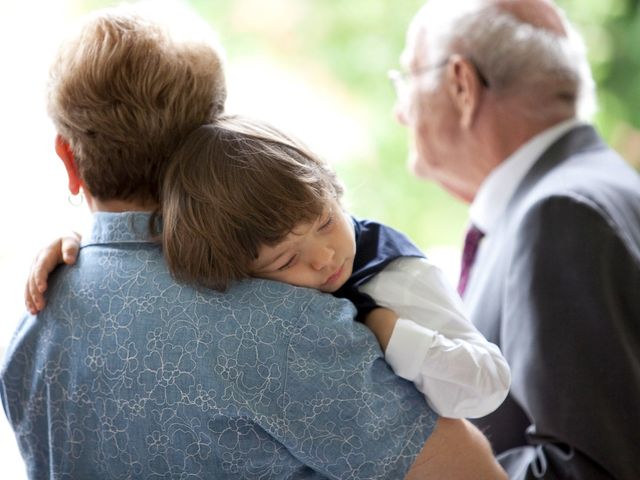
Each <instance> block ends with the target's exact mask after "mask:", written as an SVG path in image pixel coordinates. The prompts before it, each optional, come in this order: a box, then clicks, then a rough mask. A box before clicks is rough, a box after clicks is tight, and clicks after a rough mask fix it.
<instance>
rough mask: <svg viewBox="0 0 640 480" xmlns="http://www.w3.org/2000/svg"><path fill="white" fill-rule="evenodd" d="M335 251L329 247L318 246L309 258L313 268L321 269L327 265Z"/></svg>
mask: <svg viewBox="0 0 640 480" xmlns="http://www.w3.org/2000/svg"><path fill="white" fill-rule="evenodd" d="M334 253H335V251H334V250H333V249H332V248H330V247H320V248H318V249H317V250H316V251H315V252H314V255H313V258H312V259H311V266H312V267H313V268H314V269H315V270H322V269H323V268H325V267H326V266H327V265H329V264H331V261H332V260H333V255H334Z"/></svg>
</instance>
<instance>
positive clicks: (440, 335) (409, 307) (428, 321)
mask: <svg viewBox="0 0 640 480" xmlns="http://www.w3.org/2000/svg"><path fill="white" fill-rule="evenodd" d="M361 290H362V291H363V292H364V293H366V294H368V295H369V296H371V297H372V298H373V299H374V300H375V301H376V303H377V304H378V305H380V306H382V307H385V308H387V309H391V310H393V312H395V313H396V314H397V317H398V318H397V321H394V320H393V318H392V317H390V316H386V317H384V316H378V322H379V323H378V325H377V327H374V328H373V330H374V333H376V336H378V333H377V332H376V330H380V329H381V328H382V329H383V328H384V322H385V321H386V322H392V323H393V326H392V327H391V328H393V332H392V334H391V335H390V338H389V339H388V344H387V346H386V350H385V357H386V360H387V362H388V363H389V365H391V367H392V368H393V370H394V371H395V372H396V374H397V375H399V376H401V377H403V378H405V379H407V380H410V381H412V382H414V383H415V385H416V387H417V388H418V389H419V390H420V391H421V392H422V393H424V394H425V396H426V397H427V401H428V402H429V404H430V405H431V407H432V408H433V409H434V410H435V411H436V412H437V413H438V414H440V415H441V416H444V417H453V418H461V417H467V418H476V417H481V416H484V415H487V414H488V413H490V412H492V411H493V410H495V409H496V408H498V406H500V404H501V403H502V401H503V400H504V398H505V397H506V396H507V393H508V392H509V385H510V382H511V373H510V371H509V367H508V365H507V362H506V360H505V359H504V357H503V356H502V354H501V352H500V349H499V348H498V347H497V346H496V345H494V344H492V343H490V342H488V341H487V340H486V339H485V338H484V337H483V336H482V334H480V332H478V330H476V328H475V327H474V326H473V325H472V324H471V322H470V321H469V320H467V318H466V317H465V315H464V313H463V308H464V307H463V305H462V302H461V300H460V297H459V296H458V294H457V293H456V292H455V290H454V289H453V288H452V287H451V286H450V285H449V284H448V282H447V281H446V279H445V278H444V275H443V274H442V272H441V271H440V270H439V269H438V268H437V267H435V266H434V265H433V264H431V263H430V262H428V261H427V260H425V259H423V258H411V257H404V258H399V259H397V260H395V261H394V262H392V263H391V264H390V265H389V266H387V267H386V268H385V269H384V270H383V271H382V272H380V273H378V274H377V275H376V276H375V277H374V278H373V279H371V280H370V281H369V282H367V283H366V284H365V285H364V286H362V287H361ZM385 319H386V320H385ZM366 323H367V324H369V323H370V322H369V319H367V322H366ZM388 328H389V323H387V329H388ZM380 331H383V330H380ZM387 331H388V330H387ZM383 336H384V335H383Z"/></svg>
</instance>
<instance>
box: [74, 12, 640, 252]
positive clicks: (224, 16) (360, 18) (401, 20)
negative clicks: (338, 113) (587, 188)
mask: <svg viewBox="0 0 640 480" xmlns="http://www.w3.org/2000/svg"><path fill="white" fill-rule="evenodd" d="M77 1H78V5H80V6H81V7H80V8H81V9H82V10H85V11H87V10H91V9H93V8H96V7H98V6H103V5H105V4H109V3H112V2H107V1H101V0H90V1H86V0H84V1H81V0H77ZM452 1H455V0H452ZM189 3H190V4H191V5H192V6H193V7H194V8H195V9H196V10H197V11H198V12H199V13H200V14H201V15H202V16H203V17H204V18H206V19H207V20H208V21H210V22H211V24H212V25H213V26H214V27H215V29H216V30H217V31H218V32H219V34H220V37H221V40H222V43H223V45H224V46H225V48H226V50H227V53H228V56H229V58H231V59H233V58H237V57H240V56H243V55H264V56H266V57H271V58H276V59H278V60H279V61H285V62H286V63H287V64H288V65H290V66H291V67H292V68H293V69H296V68H300V69H304V68H308V67H309V65H310V64H313V66H314V71H315V70H320V71H323V72H326V74H327V75H329V76H331V77H333V78H334V79H335V80H336V81H337V82H339V83H340V84H341V85H342V86H343V87H344V89H345V90H346V91H347V92H348V93H349V95H350V97H352V98H353V101H354V102H356V103H357V104H358V105H359V106H361V109H362V111H364V112H365V115H364V121H365V122H366V129H367V131H368V132H369V134H370V137H371V141H372V143H373V146H374V153H373V158H357V157H356V158H352V159H350V160H349V161H348V162H342V163H339V164H338V165H337V167H336V168H337V170H338V173H339V174H340V176H341V178H342V179H343V181H344V183H345V184H346V185H347V188H348V190H349V191H350V195H349V196H348V198H349V204H350V207H351V210H352V211H353V212H354V213H356V214H357V215H361V216H367V217H373V218H377V219H379V220H382V221H384V222H387V223H389V224H391V225H393V226H395V227H396V228H398V229H400V230H403V231H405V232H406V233H408V234H409V235H410V236H411V237H412V238H413V239H414V240H415V241H416V242H417V243H418V244H419V245H420V246H422V247H424V248H429V247H432V246H436V245H458V244H459V243H460V239H461V236H462V232H463V230H464V226H465V223H466V208H467V207H466V205H463V204H461V203H460V202H458V201H456V200H453V199H452V198H451V197H449V196H448V195H447V194H446V193H444V192H443V191H442V190H441V189H440V188H439V187H437V186H436V185H434V184H432V183H428V182H423V181H419V180H417V179H415V178H414V177H413V176H412V175H411V174H410V173H409V172H408V171H407V167H406V157H407V150H408V148H407V146H408V142H409V138H408V134H407V132H406V131H405V130H404V129H403V128H402V127H400V126H399V125H398V124H397V123H396V122H395V121H394V119H393V115H392V106H393V103H394V92H393V89H392V88H391V85H390V84H389V81H388V79H387V77H386V72H387V70H388V69H390V68H395V67H397V65H398V57H399V55H400V53H401V51H402V48H403V44H404V34H405V29H406V27H407V25H408V23H409V21H410V19H411V17H412V16H413V14H414V13H415V12H416V11H417V10H418V9H419V7H420V6H421V5H422V4H423V3H424V2H423V0H403V1H399V2H391V1H389V0H349V1H343V0H269V2H263V1H262V0H215V1H210V0H191V1H190V2H189ZM558 4H559V5H560V6H561V7H562V8H564V9H565V11H566V12H567V14H568V16H569V18H570V19H572V21H573V22H574V24H576V26H577V27H578V30H580V31H581V33H582V34H583V35H584V37H585V41H586V44H587V47H588V49H589V55H590V61H591V64H592V67H593V71H594V76H595V79H596V82H597V85H598V97H599V106H600V108H599V112H598V114H597V116H596V118H595V122H596V124H597V126H598V128H599V129H600V131H601V132H602V133H603V134H604V136H605V138H606V139H607V140H608V141H609V142H610V143H612V145H613V146H614V147H616V148H617V149H618V150H619V151H621V153H622V154H623V155H624V156H625V157H626V158H627V159H628V160H629V161H630V162H632V163H633V164H634V165H636V166H638V165H640V134H639V132H638V130H639V129H640V110H639V109H638V106H639V105H640V82H638V80H637V78H638V77H639V76H640V55H639V54H638V52H637V50H638V46H637V44H636V42H637V41H638V40H639V39H640V14H639V10H640V7H639V5H640V0H606V1H602V0H558ZM266 6H268V7H266ZM256 11H257V13H256ZM231 88H233V87H232V86H231Z"/></svg>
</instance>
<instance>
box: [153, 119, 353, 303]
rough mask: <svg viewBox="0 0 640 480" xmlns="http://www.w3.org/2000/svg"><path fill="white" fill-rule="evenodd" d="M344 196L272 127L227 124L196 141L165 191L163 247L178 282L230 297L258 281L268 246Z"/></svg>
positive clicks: (316, 163) (197, 133) (189, 142)
mask: <svg viewBox="0 0 640 480" xmlns="http://www.w3.org/2000/svg"><path fill="white" fill-rule="evenodd" d="M342 192H343V189H342V186H341V185H340V183H339V182H338V180H337V178H336V175H335V173H334V172H333V170H332V169H331V168H329V166H328V165H327V164H326V163H325V162H323V161H322V160H321V159H320V158H318V157H317V156H315V155H314V154H312V153H311V152H310V151H309V150H307V149H306V148H305V147H304V146H303V145H302V144H301V143H300V142H298V141H296V140H294V139H293V138H292V137H289V136H287V135H286V134H284V133H283V132H281V131H279V130H277V129H275V128H273V127H272V126H270V125H268V124H267V123H264V122H260V121H257V120H252V119H249V118H244V117H238V116H223V117H220V118H219V119H217V120H216V121H215V122H213V123H211V124H209V125H204V126H201V127H199V128H197V129H196V130H194V131H193V132H192V133H191V134H189V135H188V136H187V137H186V139H185V141H184V142H183V144H182V145H181V146H180V147H179V148H178V150H177V151H176V152H175V154H174V155H173V158H172V160H171V162H170V165H169V167H168V169H167V172H166V176H165V180H164V185H163V189H162V222H163V228H162V231H163V233H162V244H163V249H164V255H165V258H166V260H167V263H168V265H169V269H170V271H171V273H172V274H173V276H174V277H175V278H176V279H177V280H178V281H182V282H186V283H190V284H195V285H198V286H204V287H208V288H213V289H216V290H221V291H224V290H225V289H226V288H227V287H228V285H229V283H230V282H232V281H234V280H240V279H243V278H247V277H249V276H250V275H251V270H250V268H251V264H252V262H253V261H254V260H255V259H256V258H257V256H258V249H259V248H260V246H261V245H264V244H267V245H273V244H275V243H277V242H279V241H281V240H282V239H283V238H284V237H285V236H286V235H287V234H288V233H289V232H290V231H291V230H292V229H293V228H294V227H295V226H296V225H297V224H299V223H300V222H304V221H311V220H315V219H316V218H317V217H318V216H319V215H321V214H322V211H323V208H324V205H325V203H326V201H327V199H329V198H336V199H339V198H340V197H341V195H342Z"/></svg>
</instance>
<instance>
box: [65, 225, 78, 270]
mask: <svg viewBox="0 0 640 480" xmlns="http://www.w3.org/2000/svg"><path fill="white" fill-rule="evenodd" d="M61 240H62V261H63V262H64V263H66V264H67V265H71V264H73V263H75V262H76V259H77V258H78V252H79V251H80V235H79V234H78V233H76V232H72V234H71V235H67V236H66V237H62V239H61Z"/></svg>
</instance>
